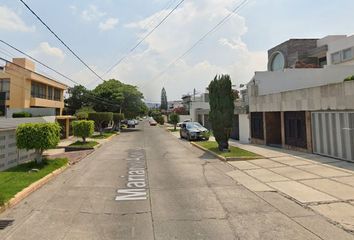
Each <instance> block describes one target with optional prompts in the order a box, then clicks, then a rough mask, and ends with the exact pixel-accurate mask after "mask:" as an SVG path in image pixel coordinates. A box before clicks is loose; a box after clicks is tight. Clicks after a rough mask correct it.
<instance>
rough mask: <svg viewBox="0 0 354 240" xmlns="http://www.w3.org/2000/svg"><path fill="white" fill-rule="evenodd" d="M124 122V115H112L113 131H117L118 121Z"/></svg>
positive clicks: (118, 127)
mask: <svg viewBox="0 0 354 240" xmlns="http://www.w3.org/2000/svg"><path fill="white" fill-rule="evenodd" d="M122 120H124V113H113V121H114V126H113V129H114V130H117V131H119V129H120V121H122Z"/></svg>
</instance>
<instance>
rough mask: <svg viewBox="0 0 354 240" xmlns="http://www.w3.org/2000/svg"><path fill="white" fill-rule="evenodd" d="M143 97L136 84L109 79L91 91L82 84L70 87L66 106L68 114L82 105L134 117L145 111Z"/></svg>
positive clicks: (99, 110) (98, 110)
mask: <svg viewBox="0 0 354 240" xmlns="http://www.w3.org/2000/svg"><path fill="white" fill-rule="evenodd" d="M143 98H144V96H143V94H142V93H141V92H140V91H139V90H138V89H137V87H136V86H133V85H129V84H124V83H122V82H120V81H118V80H115V79H110V80H107V81H104V82H103V83H101V84H99V85H98V86H97V87H96V88H95V89H93V90H92V91H90V90H87V89H85V88H84V87H83V86H75V87H73V88H70V89H69V98H68V99H66V107H67V112H68V113H69V114H74V113H75V112H76V111H77V110H78V109H81V108H82V107H83V106H91V107H93V109H94V110H95V111H97V112H115V113H120V112H121V113H124V115H125V116H126V117H127V118H135V117H136V116H138V115H143V114H146V113H147V106H146V105H145V103H144V102H143Z"/></svg>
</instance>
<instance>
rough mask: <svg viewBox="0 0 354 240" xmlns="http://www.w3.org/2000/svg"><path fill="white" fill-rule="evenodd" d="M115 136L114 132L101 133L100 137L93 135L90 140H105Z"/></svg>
mask: <svg viewBox="0 0 354 240" xmlns="http://www.w3.org/2000/svg"><path fill="white" fill-rule="evenodd" d="M115 134H116V133H114V132H105V133H102V135H94V136H92V137H90V138H92V139H106V138H109V137H110V136H113V135H115Z"/></svg>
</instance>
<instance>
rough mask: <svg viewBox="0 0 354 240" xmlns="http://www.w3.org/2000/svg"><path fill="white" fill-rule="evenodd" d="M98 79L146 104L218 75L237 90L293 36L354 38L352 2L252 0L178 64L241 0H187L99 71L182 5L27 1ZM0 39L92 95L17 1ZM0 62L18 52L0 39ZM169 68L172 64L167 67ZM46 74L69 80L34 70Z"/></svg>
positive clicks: (6, 7)
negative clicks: (126, 88)
mask: <svg viewBox="0 0 354 240" xmlns="http://www.w3.org/2000/svg"><path fill="white" fill-rule="evenodd" d="M25 2H26V3H27V4H28V5H29V6H30V7H31V8H32V9H33V10H34V11H35V12H36V13H37V14H38V15H39V16H40V17H41V18H42V19H43V20H44V21H45V22H46V23H47V24H48V25H49V26H50V27H51V28H52V29H53V30H54V31H55V32H56V33H57V34H58V35H59V36H60V37H61V38H62V39H63V40H64V41H65V42H66V43H67V44H68V45H69V46H70V47H71V48H72V49H73V50H74V51H75V52H76V53H77V54H78V55H79V56H80V57H81V58H82V59H83V60H84V61H85V62H86V63H87V64H88V65H89V66H90V67H91V68H92V69H94V70H95V71H96V72H97V73H98V74H99V75H100V76H102V75H103V78H104V79H111V78H114V79H118V80H120V81H122V82H124V83H127V84H132V85H136V86H138V88H139V90H140V91H141V92H142V93H143V94H144V97H145V99H146V100H147V101H150V102H159V101H160V94H161V89H162V87H165V89H166V92H167V97H168V100H179V99H180V98H181V96H182V95H183V94H188V93H192V92H193V89H196V90H197V92H203V91H205V89H206V87H207V86H208V84H209V82H210V81H211V80H212V79H213V78H214V77H215V75H217V74H229V75H230V76H231V79H232V81H233V84H234V85H235V86H239V85H240V84H243V83H247V82H248V81H249V80H250V79H251V78H252V76H253V74H254V72H255V71H264V70H266V66H267V50H268V49H270V48H272V47H274V46H276V45H278V44H279V43H282V42H284V41H286V40H288V39H290V38H322V37H324V36H326V35H333V34H344V35H352V34H354V21H353V17H352V16H353V14H352V12H353V9H354V1H353V0H337V1H333V0H322V1H308V0H297V1H293V0H249V1H248V3H247V5H245V6H244V7H243V8H241V9H240V11H238V12H237V13H236V14H234V15H233V16H232V17H231V18H230V19H229V20H228V21H227V22H225V23H224V24H223V25H221V26H220V27H219V28H217V30H216V31H214V32H213V33H212V34H210V35H208V37H207V38H205V39H204V40H203V41H202V42H201V43H200V44H198V45H197V46H196V47H195V48H194V49H193V51H191V52H190V53H189V54H188V55H186V56H184V57H183V58H181V59H180V60H178V61H175V60H176V59H177V58H178V57H179V56H181V55H182V54H183V53H184V52H185V51H186V50H188V49H189V48H190V47H191V46H192V45H193V44H194V43H195V42H196V41H197V40H199V39H200V38H201V37H202V36H203V35H204V34H205V33H207V32H208V31H209V30H210V29H212V28H213V27H214V26H215V25H216V24H217V23H218V22H219V21H220V20H221V19H222V18H224V17H225V16H226V15H228V14H229V13H230V11H232V9H234V8H235V7H236V6H238V4H240V3H241V2H242V1H241V0H185V1H184V2H183V3H182V4H181V5H180V6H179V7H178V8H177V9H176V11H174V12H173V13H172V14H171V15H170V16H169V17H168V18H167V20H166V21H165V22H164V23H162V24H161V26H160V27H158V28H157V29H156V31H154V32H153V33H152V34H151V35H150V36H149V37H148V38H147V39H146V40H145V41H144V42H143V43H142V44H141V45H140V46H139V47H138V48H137V49H136V50H135V51H133V52H131V53H130V54H129V55H128V56H127V57H126V58H125V59H124V61H122V62H121V63H120V64H119V65H118V66H117V67H115V68H114V69H112V71H111V72H109V73H108V74H106V75H104V73H105V72H106V71H107V70H108V69H109V68H110V67H111V66H113V65H114V64H115V63H116V62H117V61H118V60H119V59H120V58H122V57H123V56H125V55H126V54H128V53H129V50H130V49H131V48H132V47H133V46H134V45H135V44H136V43H138V42H139V41H140V40H141V39H142V38H143V37H144V36H145V35H146V34H147V33H148V32H149V31H150V30H152V29H153V28H154V27H155V26H156V25H157V24H158V23H159V22H160V21H161V20H162V19H163V18H164V17H165V16H166V15H167V14H168V13H169V12H170V11H171V10H172V9H173V8H174V7H175V6H176V5H177V4H178V3H179V2H180V0H85V1H83V0H62V1H46V0H26V1H25ZM0 39H2V40H4V41H6V42H8V43H10V44H12V45H14V46H15V47H17V48H19V49H21V50H23V51H24V52H26V53H28V54H30V55H32V56H33V57H35V58H37V59H38V60H40V61H42V62H45V63H47V64H48V65H49V66H51V67H53V68H55V69H57V70H59V71H60V72H62V73H64V74H65V75H67V76H69V77H71V78H72V79H74V80H76V81H77V82H79V83H81V84H82V85H84V86H86V87H88V88H89V89H92V88H94V87H95V86H96V85H98V84H100V83H102V81H101V80H100V79H98V78H97V77H96V76H95V75H94V74H92V73H91V72H90V71H89V70H88V69H87V68H85V67H84V66H83V65H82V63H80V62H79V61H78V60H77V59H76V58H75V57H74V56H73V55H72V54H71V53H70V52H69V51H68V50H67V49H66V48H65V47H64V46H63V45H62V44H61V43H60V42H59V41H58V40H57V39H56V38H55V37H54V36H53V35H51V33H50V32H49V31H48V30H47V29H46V28H45V27H44V26H43V25H41V23H40V22H39V21H38V20H37V19H36V18H35V17H34V16H33V15H32V14H31V13H30V12H29V11H28V10H27V9H26V8H25V7H24V5H23V4H22V3H21V2H20V1H19V0H0ZM0 56H1V57H4V58H6V59H10V58H11V57H22V56H21V54H18V53H16V52H15V51H13V50H11V49H9V48H8V47H6V46H4V45H3V44H1V43H0ZM173 62H174V64H171V63H173ZM36 67H37V70H38V72H40V73H44V74H46V75H48V76H50V77H53V78H55V79H57V80H59V81H62V82H64V83H66V84H68V85H69V86H72V83H70V82H69V81H67V80H66V79H65V78H62V77H60V76H58V75H57V74H56V73H53V72H51V71H50V70H48V69H45V68H43V67H40V66H38V65H37V66H36Z"/></svg>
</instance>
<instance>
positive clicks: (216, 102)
mask: <svg viewBox="0 0 354 240" xmlns="http://www.w3.org/2000/svg"><path fill="white" fill-rule="evenodd" d="M208 89H209V98H210V99H209V104H210V115H209V117H210V121H211V124H212V129H213V134H214V136H215V140H216V141H217V143H218V145H219V150H220V151H224V150H228V149H229V143H228V141H229V138H230V134H231V130H232V119H233V115H234V107H235V106H234V94H233V91H232V83H231V79H230V76H229V75H221V76H215V78H214V80H213V81H211V82H210V84H209V88H208Z"/></svg>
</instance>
